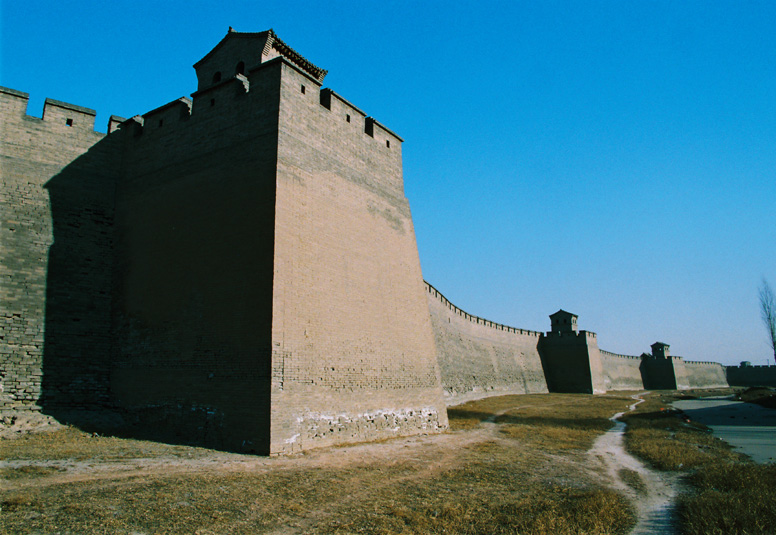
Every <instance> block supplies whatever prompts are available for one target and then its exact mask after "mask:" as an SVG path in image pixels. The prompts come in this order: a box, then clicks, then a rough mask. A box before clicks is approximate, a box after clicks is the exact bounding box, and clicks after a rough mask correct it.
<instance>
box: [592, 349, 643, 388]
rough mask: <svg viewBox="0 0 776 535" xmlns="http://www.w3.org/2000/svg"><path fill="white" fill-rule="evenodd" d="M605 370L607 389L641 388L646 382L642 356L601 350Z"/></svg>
mask: <svg viewBox="0 0 776 535" xmlns="http://www.w3.org/2000/svg"><path fill="white" fill-rule="evenodd" d="M599 351H600V353H601V363H602V366H603V372H604V386H605V387H606V390H607V391H609V390H641V389H643V388H644V384H643V382H642V379H641V370H640V368H639V367H640V365H641V357H633V356H630V355H618V354H616V353H610V352H609V351H604V350H603V349H601V350H599Z"/></svg>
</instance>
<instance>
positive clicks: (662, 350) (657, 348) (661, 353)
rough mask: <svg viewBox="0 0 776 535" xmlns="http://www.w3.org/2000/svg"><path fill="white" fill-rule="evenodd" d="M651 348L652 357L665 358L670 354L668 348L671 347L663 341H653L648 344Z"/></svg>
mask: <svg viewBox="0 0 776 535" xmlns="http://www.w3.org/2000/svg"><path fill="white" fill-rule="evenodd" d="M650 347H651V348H652V358H656V359H666V358H669V357H670V356H671V353H670V352H669V350H668V348H669V347H671V346H669V345H668V344H664V343H663V342H655V343H654V344H652V345H651V346H650Z"/></svg>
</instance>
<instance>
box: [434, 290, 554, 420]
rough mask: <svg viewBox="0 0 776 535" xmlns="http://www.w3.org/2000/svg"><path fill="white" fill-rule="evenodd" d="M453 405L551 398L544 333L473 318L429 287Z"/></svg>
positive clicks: (447, 390)
mask: <svg viewBox="0 0 776 535" xmlns="http://www.w3.org/2000/svg"><path fill="white" fill-rule="evenodd" d="M425 289H426V296H427V298H428V309H429V312H430V314H431V324H432V326H433V330H434V339H435V340H436V347H437V357H438V359H439V366H440V369H441V371H442V384H443V386H444V390H445V400H446V402H447V404H448V405H455V404H458V403H463V402H465V401H469V400H473V399H479V398H482V397H486V396H494V395H503V394H533V393H544V392H547V391H548V390H547V382H546V381H545V378H544V371H543V369H542V362H541V359H540V358H539V352H538V349H537V346H538V342H539V338H540V336H541V333H539V332H536V331H527V330H524V329H516V328H514V327H507V326H506V325H501V324H498V323H493V322H491V321H488V320H485V319H482V318H479V317H477V316H472V315H471V314H468V313H467V312H465V311H463V310H461V309H460V308H458V307H456V306H455V305H453V304H452V303H451V302H450V301H448V300H447V298H445V297H444V296H443V295H442V294H441V293H440V292H439V291H438V290H437V289H436V288H434V287H433V286H431V285H430V284H428V283H425Z"/></svg>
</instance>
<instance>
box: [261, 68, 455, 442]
mask: <svg viewBox="0 0 776 535" xmlns="http://www.w3.org/2000/svg"><path fill="white" fill-rule="evenodd" d="M282 69H283V72H282V76H281V100H280V120H279V123H280V132H279V143H278V176H277V202H276V207H277V210H276V214H275V254H276V256H275V272H274V293H273V311H274V312H273V321H272V350H273V370H272V429H273V436H272V442H273V443H272V451H273V452H283V451H295V450H298V449H305V448H308V447H310V446H312V445H326V444H332V443H341V442H350V441H358V440H371V439H377V438H387V437H391V436H395V435H397V434H412V433H424V432H429V431H437V430H440V429H444V428H446V427H447V415H446V410H445V405H444V403H443V401H442V390H441V385H440V378H439V370H438V367H437V362H436V351H435V348H434V340H433V335H432V332H431V324H430V320H429V317H428V308H427V306H426V302H425V298H424V294H423V279H422V275H421V271H420V262H419V259H418V253H417V246H416V243H415V231H414V228H413V225H412V219H411V216H410V209H409V204H408V202H407V199H406V198H405V196H404V186H403V179H402V159H401V141H402V140H401V139H400V138H399V137H397V136H396V135H395V134H393V133H392V132H390V131H389V130H387V129H385V128H384V127H382V126H381V125H380V124H379V123H377V122H376V121H374V120H373V119H370V118H368V117H365V114H364V113H363V112H361V111H360V110H358V109H357V108H355V107H354V106H352V105H351V104H349V103H348V102H347V101H345V100H344V99H342V98H341V97H339V96H338V95H336V94H333V93H332V92H330V91H322V90H321V88H320V84H318V83H317V82H316V81H315V80H313V79H311V78H310V77H308V76H307V75H305V74H304V73H303V72H301V71H299V70H298V69H296V68H295V67H294V66H293V65H290V64H288V63H283V64H282Z"/></svg>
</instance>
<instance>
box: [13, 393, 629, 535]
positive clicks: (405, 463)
mask: <svg viewBox="0 0 776 535" xmlns="http://www.w3.org/2000/svg"><path fill="white" fill-rule="evenodd" d="M626 404H627V398H626V397H623V396H614V397H608V396H603V397H602V396H595V397H593V396H567V395H544V396H508V397H503V398H492V399H490V400H483V401H481V402H475V403H473V404H467V406H465V407H460V408H455V409H452V410H451V411H450V413H451V422H453V428H454V429H456V431H453V432H452V433H451V434H449V435H444V436H437V437H428V438H426V439H414V441H404V440H401V439H400V440H396V441H387V442H383V443H380V444H373V445H369V446H363V445H362V446H355V447H345V448H336V449H330V450H322V451H320V452H311V453H308V454H305V455H300V456H298V457H294V458H284V459H264V460H260V461H259V462H258V463H254V464H251V463H250V461H249V459H250V458H248V457H245V456H232V455H230V454H224V453H217V452H208V450H202V449H198V448H186V447H184V446H167V445H163V444H156V443H149V442H145V441H138V440H127V439H120V438H112V437H94V436H90V435H88V434H85V433H80V432H78V431H77V430H69V431H67V432H65V433H59V434H55V435H51V436H48V437H44V436H32V437H29V439H25V440H22V441H13V442H12V443H11V442H7V443H4V444H2V447H3V448H4V452H5V453H10V454H11V456H12V457H13V459H16V461H15V462H16V463H17V464H18V463H19V462H22V463H23V462H24V459H25V458H26V459H27V460H28V461H29V465H30V466H44V465H45V462H43V460H44V459H45V453H44V452H45V450H46V448H47V447H51V448H52V449H51V453H52V457H56V458H57V459H61V460H62V461H60V463H61V464H62V463H63V464H62V465H63V466H68V465H67V461H69V460H72V459H87V461H86V462H87V463H89V459H91V460H93V461H94V463H95V464H96V465H98V464H99V465H100V466H102V467H105V466H106V465H110V464H111V463H113V462H117V461H115V460H116V459H118V460H119V462H120V464H121V463H126V462H127V460H129V459H133V458H136V457H137V458H142V459H155V460H156V462H157V463H158V462H159V460H160V459H161V460H164V459H168V458H169V459H173V460H176V462H178V461H180V460H181V459H189V458H190V459H192V463H194V464H192V465H185V466H183V467H182V468H181V467H179V468H174V467H171V468H169V469H160V470H158V471H154V472H149V471H147V470H146V471H138V473H134V472H132V471H126V470H125V471H124V472H121V473H117V474H114V475H111V474H107V475H105V474H103V476H101V477H95V478H89V477H88V475H89V472H88V470H87V471H85V472H79V473H78V474H77V475H78V476H79V477H74V478H72V479H68V475H69V474H71V470H72V468H70V467H68V468H67V469H66V471H65V472H64V473H62V472H61V471H59V470H57V471H56V472H52V473H51V474H50V475H49V474H47V473H45V470H43V472H40V471H36V470H34V469H33V470H31V471H30V472H25V471H24V470H19V466H16V468H14V470H15V471H14V478H15V479H13V480H10V479H9V480H8V481H12V482H13V483H12V484H11V485H10V488H9V489H8V490H7V491H5V492H4V493H2V496H0V506H2V513H0V515H2V522H3V529H4V530H5V531H6V532H8V533H51V532H62V533H85V534H90V533H130V532H144V533H199V534H201V535H204V534H208V533H238V534H239V533H245V534H248V533H250V534H254V533H269V532H277V531H282V532H284V533H285V532H287V533H323V534H329V533H332V534H344V533H373V534H378V533H379V534H409V533H432V534H435V533H439V534H441V533H446V534H480V533H482V534H485V533H488V534H490V533H493V534H499V533H504V534H505V533H520V534H545V533H555V534H559V535H564V534H572V533H573V534H606V533H612V534H617V533H626V532H627V531H628V529H629V528H630V527H631V526H632V525H633V523H634V514H633V512H632V510H631V508H630V506H629V504H628V502H627V500H626V499H625V498H624V497H623V496H622V495H620V494H618V493H616V492H613V491H611V490H609V489H607V488H604V487H603V486H602V485H601V483H600V480H598V479H597V478H593V477H591V476H590V474H589V473H588V472H587V471H586V470H585V469H584V468H583V467H581V466H580V465H579V458H580V452H581V451H582V450H583V449H584V447H585V444H587V443H589V442H590V441H591V437H594V436H595V435H596V434H600V433H601V432H603V431H604V430H605V429H606V427H608V423H605V422H608V420H607V418H608V417H609V416H611V415H612V414H613V413H614V412H615V411H619V410H622V408H623V406H624V405H626ZM550 406H552V407H553V408H552V409H551V410H548V407H550ZM542 418H547V419H549V420H550V423H547V424H546V425H545V424H544V423H542ZM580 418H581V419H582V420H585V421H584V422H580V421H578V420H579V419H580ZM475 422H476V423H475ZM566 422H569V424H570V425H571V424H572V423H573V425H574V426H575V427H574V430H573V431H572V432H571V433H570V435H571V436H572V437H573V438H572V439H570V440H571V441H570V443H569V444H568V447H565V446H564V447H556V448H554V449H553V450H552V451H548V449H546V448H547V443H548V442H552V441H557V440H558V432H559V431H558V430H559V429H561V428H562V427H563V426H564V425H565V423H566ZM526 429H530V430H532V431H531V432H528V433H526V432H524V431H525V430H526ZM52 441H56V442H59V444H53V443H52ZM572 445H573V447H572ZM25 452H26V453H25ZM214 459H215V460H216V461H217V462H214ZM246 459H248V460H246ZM199 461H201V462H202V463H201V464H199V465H198V464H196V463H198V462H199ZM227 461H234V462H233V464H231V465H229V468H228V469H227V468H226V466H227V465H226V464H225V463H226V462H227ZM36 463H37V464H36ZM81 464H83V463H81ZM243 465H244V466H243ZM81 479H83V480H81ZM14 485H18V487H17V488H14Z"/></svg>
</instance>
